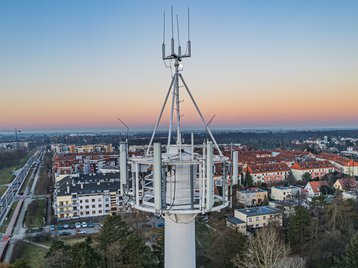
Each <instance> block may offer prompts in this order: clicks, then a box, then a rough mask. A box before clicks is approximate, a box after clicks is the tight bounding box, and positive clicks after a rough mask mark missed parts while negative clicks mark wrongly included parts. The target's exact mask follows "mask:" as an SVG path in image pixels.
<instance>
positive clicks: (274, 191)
mask: <svg viewBox="0 0 358 268" xmlns="http://www.w3.org/2000/svg"><path fill="white" fill-rule="evenodd" d="M300 194H301V188H300V187H298V186H273V187H271V198H272V199H273V200H286V199H293V198H295V197H297V196H299V195H300Z"/></svg>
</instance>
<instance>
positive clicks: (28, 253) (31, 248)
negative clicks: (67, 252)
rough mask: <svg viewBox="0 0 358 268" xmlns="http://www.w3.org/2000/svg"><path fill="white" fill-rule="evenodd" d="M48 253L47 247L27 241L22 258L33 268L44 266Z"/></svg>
mask: <svg viewBox="0 0 358 268" xmlns="http://www.w3.org/2000/svg"><path fill="white" fill-rule="evenodd" d="M46 253H47V249H45V248H42V247H39V246H36V245H33V244H28V243H26V244H25V246H24V250H23V251H22V253H21V256H20V258H21V259H24V260H26V261H27V262H28V265H29V266H30V267H31V268H42V267H45V264H46V263H45V262H46V259H45V255H46Z"/></svg>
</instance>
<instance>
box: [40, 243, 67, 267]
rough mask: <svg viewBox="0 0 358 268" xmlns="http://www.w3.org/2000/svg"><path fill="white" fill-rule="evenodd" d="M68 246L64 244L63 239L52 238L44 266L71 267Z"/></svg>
mask: <svg viewBox="0 0 358 268" xmlns="http://www.w3.org/2000/svg"><path fill="white" fill-rule="evenodd" d="M70 248H71V247H70V246H68V245H65V243H64V242H63V241H60V240H54V241H52V245H51V247H50V249H49V251H48V252H47V253H46V255H45V258H46V259H47V261H46V262H47V265H46V267H51V268H63V267H73V263H72V256H71V251H70Z"/></svg>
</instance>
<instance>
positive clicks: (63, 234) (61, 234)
mask: <svg viewBox="0 0 358 268" xmlns="http://www.w3.org/2000/svg"><path fill="white" fill-rule="evenodd" d="M65 235H71V233H70V232H66V231H63V232H61V233H60V236H65Z"/></svg>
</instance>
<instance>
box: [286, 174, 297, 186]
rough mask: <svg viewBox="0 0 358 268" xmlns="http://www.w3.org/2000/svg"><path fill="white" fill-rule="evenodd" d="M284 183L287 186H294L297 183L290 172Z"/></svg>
mask: <svg viewBox="0 0 358 268" xmlns="http://www.w3.org/2000/svg"><path fill="white" fill-rule="evenodd" d="M286 182H288V184H290V185H296V184H297V181H296V178H295V176H293V174H292V171H290V172H289V173H288V175H287V177H286Z"/></svg>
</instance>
